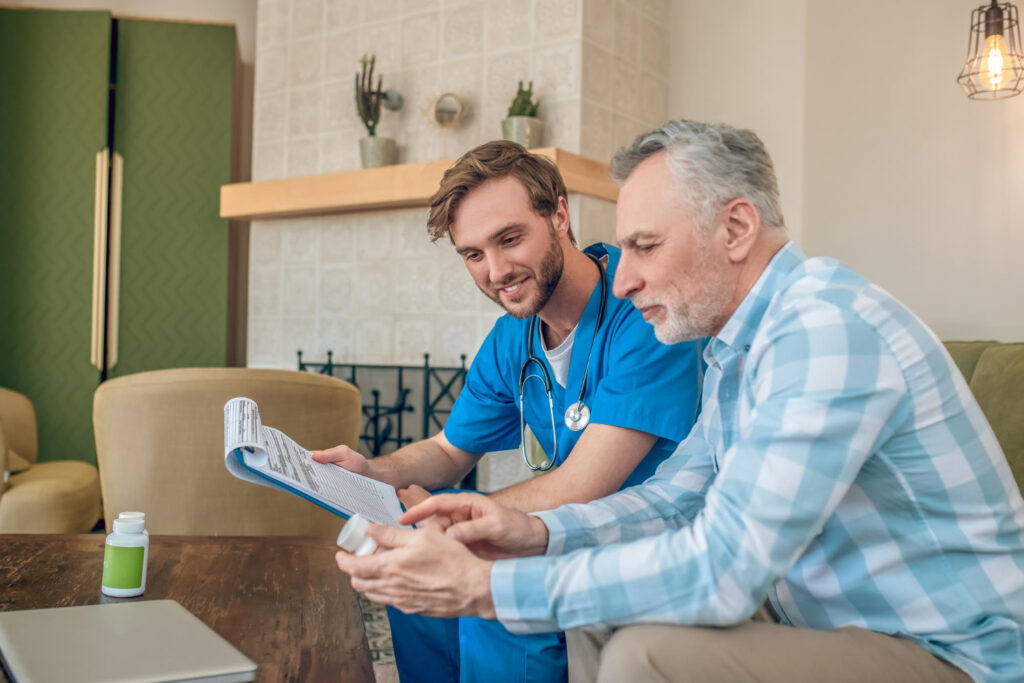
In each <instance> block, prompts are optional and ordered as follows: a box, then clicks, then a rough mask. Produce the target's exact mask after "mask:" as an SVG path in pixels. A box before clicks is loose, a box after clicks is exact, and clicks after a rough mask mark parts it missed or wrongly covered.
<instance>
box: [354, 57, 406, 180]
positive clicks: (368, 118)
mask: <svg viewBox="0 0 1024 683" xmlns="http://www.w3.org/2000/svg"><path fill="white" fill-rule="evenodd" d="M359 63H360V64H361V65H362V71H361V73H357V74H356V110H357V111H358V112H359V118H360V119H362V120H363V125H364V126H366V132H367V135H366V137H364V138H360V139H359V158H360V159H361V161H362V162H363V168H373V167H375V166H389V165H391V164H393V163H395V158H396V157H397V155H398V149H397V147H396V146H395V140H394V138H385V137H380V136H378V135H377V122H378V121H380V107H381V104H384V106H385V107H386V108H392V107H389V106H388V102H387V97H388V94H389V93H390V91H388V92H385V91H383V90H382V89H381V85H382V83H383V80H384V78H383V76H377V87H376V88H374V87H373V68H374V66H375V65H376V63H377V56H376V55H374V54H370V55H365V54H364V55H363V56H362V57H361V58H360V60H359Z"/></svg>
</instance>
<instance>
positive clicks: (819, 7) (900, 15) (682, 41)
mask: <svg viewBox="0 0 1024 683" xmlns="http://www.w3.org/2000/svg"><path fill="white" fill-rule="evenodd" d="M972 8H973V5H972V4H971V3H966V4H965V3H963V2H959V1H955V2H954V1H953V0H943V1H941V2H937V1H935V0H888V1H883V0H862V1H861V2H855V3H851V2H846V3H839V2H821V1H812V2H807V1H806V0H771V1H770V2H758V1H757V0H722V1H721V2H715V1H712V0H676V2H675V3H674V4H673V10H672V38H673V39H672V45H673V48H672V55H671V59H672V72H671V76H672V77H671V81H670V91H669V103H670V114H671V115H672V116H682V117H687V118H697V119H711V120H721V121H725V122H727V123H731V124H734V125H740V126H744V127H750V128H753V129H754V130H755V131H757V132H758V133H759V134H760V135H761V136H762V138H763V139H764V140H765V143H766V144H767V146H768V149H769V151H770V152H771V153H772V155H773V157H774V158H775V161H776V167H777V170H778V174H779V182H780V186H781V191H782V200H783V209H784V211H785V214H786V218H787V223H789V225H790V228H791V233H792V234H793V236H794V237H795V238H796V239H797V241H798V242H800V243H801V244H802V246H803V247H804V248H805V250H806V251H807V252H808V253H809V254H810V255H827V256H835V257H837V258H840V259H842V260H843V261H845V262H847V263H849V264H850V265H851V266H853V267H854V268H855V269H857V270H858V271H860V272H861V273H863V274H864V275H866V276H867V277H869V278H870V279H872V280H873V281H874V282H876V283H877V284H879V285H881V286H882V287H884V288H885V289H887V290H889V291H890V292H892V293H893V294H894V295H896V296H897V297H898V298H899V299H901V300H902V301H903V302H904V303H906V304H907V305H908V306H909V307H910V308H911V309H913V310H914V311H915V312H916V313H917V314H918V315H919V316H921V317H922V318H923V319H924V320H925V322H927V323H928V324H929V325H930V326H931V327H932V328H933V329H934V330H935V332H936V333H937V334H938V335H939V336H940V337H942V338H944V339H980V338H994V339H999V340H1004V341H1010V340H1020V339H1024V304H1022V303H1021V302H1020V299H1021V297H1020V294H1019V292H1021V291H1022V290H1024V269H1021V267H1020V266H1019V265H1018V262H1019V260H1020V257H1019V255H1020V253H1021V252H1022V251H1024V156H1022V154H1024V125H1022V124H1024V96H1021V97H1017V98H1013V99H1010V100H1004V101H998V102H972V101H970V100H968V99H967V98H966V97H965V96H964V95H963V93H962V92H961V91H960V90H959V88H958V87H957V85H956V83H955V78H956V76H957V74H958V73H959V71H960V67H961V65H962V63H963V60H964V57H965V50H966V45H967V35H968V27H969V20H970V13H971V9H972ZM723 51H724V52H723ZM716 54H718V55H722V54H724V55H725V56H724V57H723V58H722V59H721V60H719V61H715V60H712V59H711V55H716ZM794 195H795V196H794Z"/></svg>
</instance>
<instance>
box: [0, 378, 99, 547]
mask: <svg viewBox="0 0 1024 683" xmlns="http://www.w3.org/2000/svg"><path fill="white" fill-rule="evenodd" d="M36 430H37V427H36V412H35V409H34V408H33V407H32V401H30V400H29V398H28V397H27V396H25V395H24V394H20V393H18V392H17V391H11V390H10V389H4V388H0V468H2V470H3V471H4V472H8V471H9V472H10V479H9V481H8V482H7V484H6V486H5V485H4V483H3V482H2V480H0V533H5V534H9V533H37V534H68V533H86V532H89V531H91V530H92V528H93V527H94V526H96V522H97V521H99V518H100V480H99V475H98V474H97V473H96V468H95V467H93V466H92V465H91V464H89V463H87V462H78V461H74V460H64V461H56V462H37V457H38V450H39V435H38V433H37V431H36Z"/></svg>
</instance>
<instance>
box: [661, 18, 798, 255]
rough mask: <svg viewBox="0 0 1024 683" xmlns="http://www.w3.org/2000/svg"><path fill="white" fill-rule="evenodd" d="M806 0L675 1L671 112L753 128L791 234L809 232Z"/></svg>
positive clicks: (670, 95)
mask: <svg viewBox="0 0 1024 683" xmlns="http://www.w3.org/2000/svg"><path fill="white" fill-rule="evenodd" d="M806 4H807V3H806V0H769V1H766V0H675V1H674V2H673V3H672V14H671V20H670V21H671V23H670V26H671V34H672V39H671V41H670V42H671V51H670V65H671V66H670V74H671V78H670V80H669V117H670V118H685V119H695V120H698V121H719V122H722V123H728V124H730V125H733V126H739V127H742V128H750V129H752V130H754V131H756V132H757V134H758V135H759V136H760V137H761V139H762V140H764V143H765V145H766V146H767V148H768V152H769V153H770V154H771V155H772V159H773V161H774V162H775V170H776V174H777V175H778V178H779V191H780V193H781V195H782V212H783V215H784V216H785V218H786V225H787V226H788V228H789V232H790V235H791V236H792V237H793V239H794V240H796V241H797V242H801V239H802V235H803V183H804V35H805V33H806V29H805V24H806Z"/></svg>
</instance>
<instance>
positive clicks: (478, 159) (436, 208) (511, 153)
mask: <svg viewBox="0 0 1024 683" xmlns="http://www.w3.org/2000/svg"><path fill="white" fill-rule="evenodd" d="M505 176H513V177H514V178H516V179H518V180H519V182H521V183H522V184H523V187H524V188H526V194H527V195H528V196H529V197H530V205H531V206H532V207H533V210H534V211H536V212H537V213H539V214H540V215H541V216H543V217H545V218H550V217H551V215H552V214H554V213H555V211H557V210H558V198H559V197H565V198H566V199H568V192H567V191H566V189H565V181H564V180H562V174H561V173H559V172H558V167H557V166H555V164H554V163H553V162H551V161H550V160H549V159H548V158H547V157H543V156H540V155H539V154H531V153H530V152H528V151H527V150H526V148H525V147H523V146H522V145H520V144H517V143H515V142H508V141H507V140H494V141H492V142H486V143H484V144H482V145H480V146H479V147H475V148H473V149H471V150H469V151H468V152H466V153H465V154H463V155H462V156H461V157H460V158H459V160H458V161H456V162H455V163H454V164H453V165H452V166H451V168H449V169H448V170H447V171H445V172H444V177H443V178H442V179H441V186H440V187H438V188H437V192H435V193H434V196H433V197H431V198H430V217H429V218H427V232H428V233H429V234H430V239H431V241H435V242H436V241H437V240H439V239H441V238H442V237H444V236H445V235H448V236H449V238H450V237H451V235H450V232H449V230H450V229H451V226H452V221H453V220H454V216H455V211H456V210H457V209H458V207H459V202H461V201H462V198H463V197H465V196H466V195H467V194H469V193H470V192H471V191H473V190H475V189H476V188H478V187H480V186H481V185H483V184H484V183H485V182H487V181H488V180H493V179H495V178H504V177H505ZM569 239H570V240H572V242H573V244H575V243H576V238H575V237H573V234H572V228H570V229H569Z"/></svg>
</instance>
